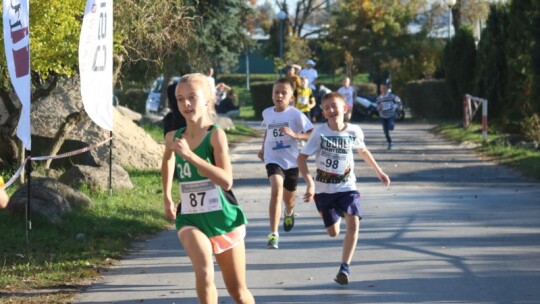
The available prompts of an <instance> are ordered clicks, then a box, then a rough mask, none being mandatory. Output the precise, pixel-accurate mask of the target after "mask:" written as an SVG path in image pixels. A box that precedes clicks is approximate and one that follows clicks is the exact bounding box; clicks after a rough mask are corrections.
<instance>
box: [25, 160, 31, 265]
mask: <svg viewBox="0 0 540 304" xmlns="http://www.w3.org/2000/svg"><path fill="white" fill-rule="evenodd" d="M31 155H32V151H30V150H26V156H27V157H30V156H31ZM31 176H32V161H31V160H30V159H28V161H27V162H26V185H27V186H28V190H27V197H26V256H27V257H28V256H29V254H30V236H29V231H30V230H32V206H31V205H30V196H31V189H32V187H31V186H30V184H31V181H32V180H31Z"/></svg>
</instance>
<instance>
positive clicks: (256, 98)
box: [250, 81, 274, 119]
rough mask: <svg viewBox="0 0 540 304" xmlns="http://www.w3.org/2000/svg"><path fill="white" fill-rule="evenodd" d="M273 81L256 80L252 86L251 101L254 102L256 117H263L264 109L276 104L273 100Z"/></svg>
mask: <svg viewBox="0 0 540 304" xmlns="http://www.w3.org/2000/svg"><path fill="white" fill-rule="evenodd" d="M273 86H274V81H272V82H254V83H252V84H251V86H250V89H251V90H250V92H251V102H252V103H253V111H254V112H255V118H257V119H262V112H263V110H264V109H266V108H268V107H271V106H273V105H274V103H273V102H272V87H273Z"/></svg>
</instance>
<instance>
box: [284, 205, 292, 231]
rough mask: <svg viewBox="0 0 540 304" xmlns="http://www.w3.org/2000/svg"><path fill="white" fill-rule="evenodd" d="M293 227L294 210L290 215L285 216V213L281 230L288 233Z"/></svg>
mask: <svg viewBox="0 0 540 304" xmlns="http://www.w3.org/2000/svg"><path fill="white" fill-rule="evenodd" d="M293 227H294V210H293V212H292V213H291V215H287V213H285V219H284V220H283V230H285V232H289V231H291V230H292V229H293Z"/></svg>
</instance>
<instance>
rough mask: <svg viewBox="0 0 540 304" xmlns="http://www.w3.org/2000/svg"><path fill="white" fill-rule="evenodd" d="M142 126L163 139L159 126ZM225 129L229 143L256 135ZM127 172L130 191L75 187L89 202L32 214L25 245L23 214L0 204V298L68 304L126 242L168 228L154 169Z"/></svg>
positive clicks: (250, 131) (119, 253)
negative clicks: (60, 215) (59, 214)
mask: <svg viewBox="0 0 540 304" xmlns="http://www.w3.org/2000/svg"><path fill="white" fill-rule="evenodd" d="M143 127H144V128H145V130H147V131H148V132H149V133H150V134H151V135H152V136H153V137H155V138H156V139H157V140H161V141H162V140H163V133H162V130H161V127H160V126H157V127H156V126H155V125H151V124H145V125H143ZM226 132H227V138H228V140H229V142H230V143H232V144H234V143H236V142H242V141H245V140H247V139H249V138H250V137H253V136H258V133H257V131H256V130H253V129H251V128H249V127H246V126H243V125H236V127H235V129H232V130H228V131H226ZM3 173H6V174H5V175H4V176H10V175H8V174H7V173H8V172H3ZM129 174H130V178H131V181H132V183H133V185H134V188H133V189H132V190H126V191H114V192H113V194H112V196H109V194H108V191H104V192H92V191H90V190H88V189H80V190H81V192H83V193H85V194H87V195H88V196H89V197H90V198H91V199H92V200H93V201H94V205H93V206H92V207H91V208H88V209H85V210H81V211H79V212H73V213H71V214H70V215H69V216H68V217H67V218H66V219H65V220H64V222H63V223H62V224H60V225H53V224H51V223H49V222H48V221H47V220H45V219H43V218H41V217H40V216H39V215H37V214H34V215H33V219H32V226H33V229H32V230H30V233H29V245H28V247H27V246H26V242H25V240H26V236H25V219H24V217H23V216H14V215H11V214H8V213H7V212H6V211H5V210H1V209H0V231H2V233H0V263H1V265H0V303H6V302H8V303H70V302H71V300H72V298H73V296H75V295H76V294H77V292H78V291H79V289H80V287H81V286H84V285H86V284H87V282H88V281H89V280H90V279H94V278H96V277H97V276H99V275H100V273H101V272H102V270H103V269H105V268H107V267H108V266H110V265H112V264H114V263H116V261H117V259H119V258H120V257H121V256H122V255H123V254H124V253H125V252H126V250H127V249H128V248H129V247H130V246H131V244H132V242H134V241H137V240H140V239H143V238H145V237H147V236H150V235H152V234H155V233H156V232H158V231H161V230H163V229H165V228H167V227H169V226H170V224H171V223H170V222H169V221H168V220H167V219H166V218H165V216H164V214H163V205H162V191H161V175H160V172H159V170H145V171H141V170H130V171H129ZM173 187H176V185H174V186H173ZM12 188H13V187H11V188H10V189H12ZM173 193H177V190H175V189H173Z"/></svg>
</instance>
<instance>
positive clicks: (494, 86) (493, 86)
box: [475, 5, 509, 119]
mask: <svg viewBox="0 0 540 304" xmlns="http://www.w3.org/2000/svg"><path fill="white" fill-rule="evenodd" d="M507 36H508V6H507V5H493V6H492V7H491V9H490V13H489V17H488V19H487V22H486V28H485V29H484V31H483V32H482V39H481V40H480V43H479V44H478V53H477V54H478V57H477V61H476V62H477V68H476V71H477V72H476V75H475V78H476V80H475V95H477V96H480V97H483V98H486V99H487V100H488V101H489V116H490V119H500V118H501V117H502V116H504V115H505V114H506V112H507V108H508V104H507V101H506V100H507V98H508V81H509V79H508V64H507V60H506V56H507V54H506V47H505V43H506V40H507V39H508V37H507Z"/></svg>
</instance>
